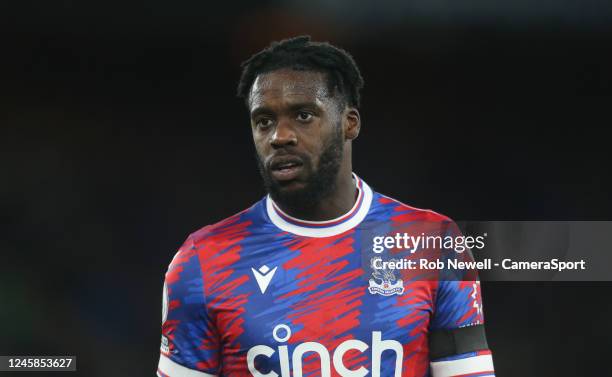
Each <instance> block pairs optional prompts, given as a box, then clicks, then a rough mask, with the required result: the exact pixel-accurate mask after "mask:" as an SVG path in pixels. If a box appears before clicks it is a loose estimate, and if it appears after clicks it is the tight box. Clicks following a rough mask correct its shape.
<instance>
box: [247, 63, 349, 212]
mask: <svg viewBox="0 0 612 377" xmlns="http://www.w3.org/2000/svg"><path fill="white" fill-rule="evenodd" d="M249 109H250V117H251V128H252V131H253V141H254V143H255V149H256V151H257V161H258V164H259V170H260V172H261V175H262V178H263V181H264V185H265V186H266V189H267V191H268V192H269V193H270V195H271V196H272V198H273V199H274V200H275V201H277V202H279V203H282V204H286V205H289V206H294V207H302V208H309V207H312V206H314V205H316V204H317V202H318V201H320V200H321V199H322V198H324V197H325V196H327V195H328V194H329V193H330V192H332V191H333V190H334V188H335V183H336V176H337V174H338V170H339V168H340V165H341V162H342V157H343V145H344V132H343V128H342V109H341V108H340V106H339V105H338V102H337V101H336V99H335V98H334V97H333V96H331V94H330V93H329V92H328V89H327V84H326V81H325V76H324V74H322V73H318V72H312V71H295V70H289V69H282V70H277V71H272V72H269V73H265V74H262V75H259V76H258V77H257V79H256V80H255V81H254V83H253V86H252V88H251V92H250V96H249Z"/></svg>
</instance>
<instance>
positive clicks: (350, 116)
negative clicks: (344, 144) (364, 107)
mask: <svg viewBox="0 0 612 377" xmlns="http://www.w3.org/2000/svg"><path fill="white" fill-rule="evenodd" d="M343 115H344V135H345V138H346V139H347V140H354V139H356V138H357V136H359V130H361V115H359V110H357V108H355V107H347V108H346V109H344V114H343Z"/></svg>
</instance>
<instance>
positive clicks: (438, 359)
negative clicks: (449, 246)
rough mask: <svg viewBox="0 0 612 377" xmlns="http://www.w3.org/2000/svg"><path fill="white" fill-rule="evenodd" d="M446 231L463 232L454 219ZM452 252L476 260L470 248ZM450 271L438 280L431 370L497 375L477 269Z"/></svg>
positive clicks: (469, 376)
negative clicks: (444, 277)
mask: <svg viewBox="0 0 612 377" xmlns="http://www.w3.org/2000/svg"><path fill="white" fill-rule="evenodd" d="M446 235H447V236H451V237H461V236H462V235H461V232H460V231H459V228H458V227H457V225H456V224H455V223H453V222H451V223H450V227H449V230H448V231H447V232H446ZM445 252H448V250H447V251H445ZM450 253H451V254H452V255H454V256H451V257H456V258H458V259H460V260H462V261H470V260H472V261H473V257H472V254H471V252H470V251H469V250H464V251H462V252H461V253H459V254H455V253H456V252H455V251H454V250H450ZM451 254H447V255H451ZM447 273H448V274H447V275H445V276H446V279H442V278H441V280H440V281H439V282H438V288H437V292H436V298H435V311H434V315H433V318H432V322H431V325H430V353H432V352H434V351H433V350H432V349H431V348H432V343H431V338H435V340H436V341H437V344H436V345H435V348H436V349H437V351H438V352H434V353H437V355H434V354H432V357H431V362H430V367H431V374H432V376H433V377H450V376H462V377H485V376H487V377H488V376H494V375H495V372H494V368H493V358H492V355H491V351H490V350H489V349H488V346H487V343H486V337H485V333H484V315H483V310H482V296H481V289H480V281H479V280H478V275H477V273H476V271H475V270H474V271H469V272H467V273H465V272H459V273H458V272H457V271H447ZM443 276H444V275H443ZM440 343H441V344H440ZM440 349H442V352H440Z"/></svg>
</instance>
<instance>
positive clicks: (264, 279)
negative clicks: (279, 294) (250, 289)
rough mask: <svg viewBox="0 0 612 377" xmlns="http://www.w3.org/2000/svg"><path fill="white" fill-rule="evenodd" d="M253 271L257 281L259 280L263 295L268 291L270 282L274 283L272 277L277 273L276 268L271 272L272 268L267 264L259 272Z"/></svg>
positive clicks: (252, 269)
mask: <svg viewBox="0 0 612 377" xmlns="http://www.w3.org/2000/svg"><path fill="white" fill-rule="evenodd" d="M251 271H253V275H255V280H257V285H259V290H261V293H266V289H268V285H269V284H270V281H272V277H273V276H274V273H275V272H276V267H274V268H273V269H272V270H270V267H268V266H266V265H265V264H264V265H263V266H261V267H259V269H258V270H256V269H254V268H253V267H251Z"/></svg>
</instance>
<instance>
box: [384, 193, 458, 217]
mask: <svg viewBox="0 0 612 377" xmlns="http://www.w3.org/2000/svg"><path fill="white" fill-rule="evenodd" d="M373 200H374V201H375V202H376V203H375V205H376V206H379V207H381V208H382V209H383V210H386V211H388V212H389V213H390V215H391V216H392V217H393V218H394V220H397V221H419V220H420V221H431V222H438V223H452V222H453V220H452V219H451V218H450V217H448V216H446V215H443V214H441V213H439V212H436V211H434V210H431V209H424V208H417V207H413V206H411V205H408V204H406V203H403V202H400V201H399V200H397V199H394V198H391V197H389V196H386V195H383V194H380V193H378V192H377V193H376V194H375V195H374V199H373Z"/></svg>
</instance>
